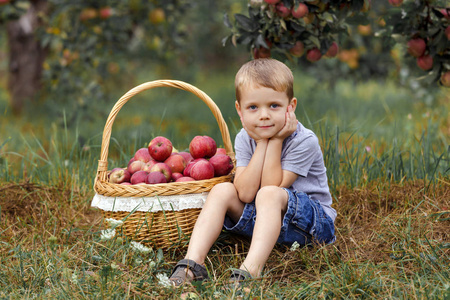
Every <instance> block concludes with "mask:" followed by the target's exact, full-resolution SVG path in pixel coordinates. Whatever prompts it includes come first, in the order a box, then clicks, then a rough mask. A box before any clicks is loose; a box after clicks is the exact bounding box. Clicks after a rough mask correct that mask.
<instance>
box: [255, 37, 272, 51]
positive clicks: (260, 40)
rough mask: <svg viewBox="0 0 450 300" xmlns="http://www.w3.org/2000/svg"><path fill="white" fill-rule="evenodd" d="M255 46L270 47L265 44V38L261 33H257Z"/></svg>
mask: <svg viewBox="0 0 450 300" xmlns="http://www.w3.org/2000/svg"><path fill="white" fill-rule="evenodd" d="M255 46H257V47H261V46H262V47H264V48H266V49H270V47H269V45H267V43H266V41H265V39H264V38H263V36H262V34H258V37H257V38H256V41H255Z"/></svg>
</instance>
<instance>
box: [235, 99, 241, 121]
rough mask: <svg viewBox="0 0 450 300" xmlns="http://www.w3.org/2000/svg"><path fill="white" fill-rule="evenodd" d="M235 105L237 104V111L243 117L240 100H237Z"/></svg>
mask: <svg viewBox="0 0 450 300" xmlns="http://www.w3.org/2000/svg"><path fill="white" fill-rule="evenodd" d="M234 105H235V106H236V111H237V113H238V115H239V117H241V118H242V112H241V105H240V104H239V102H238V101H237V100H236V102H234Z"/></svg>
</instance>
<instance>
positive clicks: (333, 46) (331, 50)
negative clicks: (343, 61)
mask: <svg viewBox="0 0 450 300" xmlns="http://www.w3.org/2000/svg"><path fill="white" fill-rule="evenodd" d="M338 52H339V46H338V44H337V43H336V42H333V43H332V44H331V46H330V48H328V51H327V53H326V54H325V56H326V57H335V56H336V55H337V54H338Z"/></svg>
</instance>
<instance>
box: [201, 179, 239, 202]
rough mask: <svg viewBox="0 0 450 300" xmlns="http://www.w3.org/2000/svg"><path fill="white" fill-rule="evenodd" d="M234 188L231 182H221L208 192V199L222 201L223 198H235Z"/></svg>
mask: <svg viewBox="0 0 450 300" xmlns="http://www.w3.org/2000/svg"><path fill="white" fill-rule="evenodd" d="M236 195H237V192H236V188H235V187H234V184H233V183H231V182H222V183H219V184H216V185H215V186H213V188H212V189H211V191H210V192H209V195H208V199H214V200H218V201H223V199H224V198H231V197H237V196H236Z"/></svg>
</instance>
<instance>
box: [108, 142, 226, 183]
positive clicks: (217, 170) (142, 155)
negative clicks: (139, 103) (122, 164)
mask: <svg viewBox="0 0 450 300" xmlns="http://www.w3.org/2000/svg"><path fill="white" fill-rule="evenodd" d="M233 167H234V165H233V161H232V159H231V157H230V156H228V155H227V153H226V151H225V149H224V148H217V144H216V141H215V140H214V139H213V138H211V137H209V136H206V135H204V136H196V137H194V138H193V139H192V140H191V142H190V143H189V152H187V151H183V152H177V151H176V150H175V149H174V148H173V146H172V142H171V141H170V140H169V139H167V138H166V137H163V136H157V137H155V138H154V139H152V140H151V141H150V143H149V144H148V147H147V148H140V149H139V150H137V151H136V153H135V154H134V156H133V157H132V158H131V159H130V161H129V162H128V166H127V167H126V168H114V169H112V170H111V171H110V172H109V173H108V181H109V182H110V183H115V184H125V185H136V184H158V183H169V182H183V181H195V180H205V179H211V178H213V177H219V176H225V175H228V174H229V173H230V172H231V170H233Z"/></svg>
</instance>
